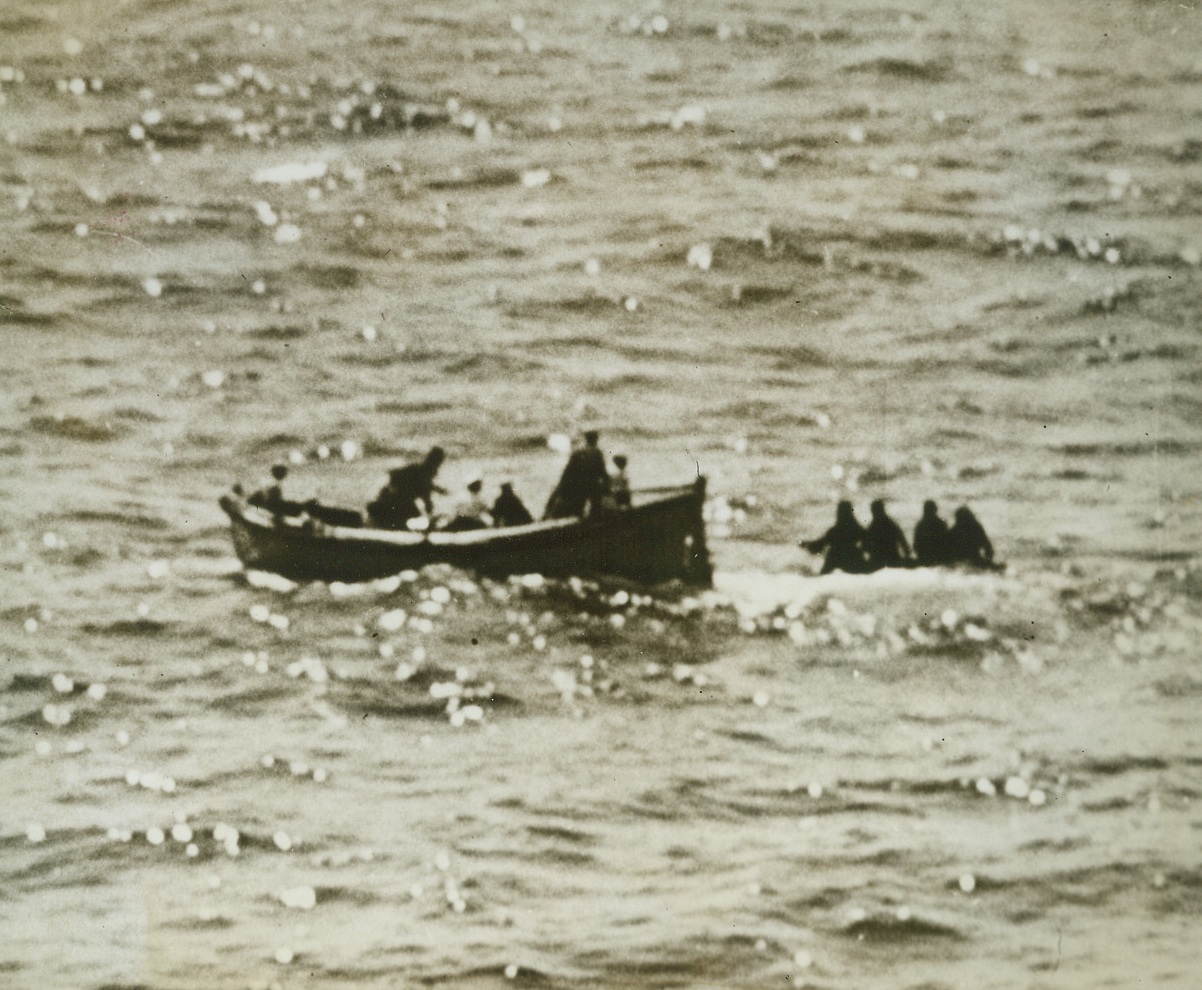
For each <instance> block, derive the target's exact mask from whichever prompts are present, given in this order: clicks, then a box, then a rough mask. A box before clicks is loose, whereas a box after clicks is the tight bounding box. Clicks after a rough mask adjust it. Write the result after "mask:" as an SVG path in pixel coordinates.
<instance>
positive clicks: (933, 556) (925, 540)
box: [914, 512, 949, 567]
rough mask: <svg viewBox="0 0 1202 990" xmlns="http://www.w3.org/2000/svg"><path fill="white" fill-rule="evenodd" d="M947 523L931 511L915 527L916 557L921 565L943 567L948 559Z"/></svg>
mask: <svg viewBox="0 0 1202 990" xmlns="http://www.w3.org/2000/svg"><path fill="white" fill-rule="evenodd" d="M947 533H948V530H947V523H945V522H944V521H943V520H942V519H941V518H939V516H938V514H937V513H934V512H929V513H927V514H926V515H924V516H923V517H922V518H921V519H919V520H918V525H917V526H915V527H914V557H915V559H916V560H917V561H918V566H919V567H942V566H943V565H944V564H947V563H948V562H949V561H948V545H947Z"/></svg>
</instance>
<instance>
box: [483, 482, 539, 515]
mask: <svg viewBox="0 0 1202 990" xmlns="http://www.w3.org/2000/svg"><path fill="white" fill-rule="evenodd" d="M492 518H493V522H494V523H496V525H498V526H525V525H526V524H527V523H532V522H534V517H533V516H532V515H530V510H529V509H527V508H526V506H524V505H523V504H522V500H521V499H520V498H518V497H517V495H515V494H514V491H513V485H512V484H510V483H509V482H508V481H506V482H503V483H502V484H501V494H500V495H498V496H497V500H496V501H495V502H493V504H492Z"/></svg>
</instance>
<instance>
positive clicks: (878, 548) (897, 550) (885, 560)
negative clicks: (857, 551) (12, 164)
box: [864, 510, 910, 571]
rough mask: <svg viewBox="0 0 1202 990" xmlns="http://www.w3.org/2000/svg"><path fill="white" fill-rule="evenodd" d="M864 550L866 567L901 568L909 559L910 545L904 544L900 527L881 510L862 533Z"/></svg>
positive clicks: (876, 568)
mask: <svg viewBox="0 0 1202 990" xmlns="http://www.w3.org/2000/svg"><path fill="white" fill-rule="evenodd" d="M864 549H865V551H866V552H867V554H868V567H869V569H870V570H874V571H875V570H878V569H880V568H882V567H902V566H904V565H905V563H906V561H907V560H908V559H909V557H910V544H909V543H907V542H906V537H905V534H904V533H902V530H901V527H900V526H899V525H898V524H897V523H895V522H894V521H893V520H892V519H890V518H889V516H887V515H886V514H885V512H884V511H883V510H882V511H880V512H879V513H878V514H876V515H874V516H873V518H872V522H870V523H869V524H868V529H867V530H865V532H864Z"/></svg>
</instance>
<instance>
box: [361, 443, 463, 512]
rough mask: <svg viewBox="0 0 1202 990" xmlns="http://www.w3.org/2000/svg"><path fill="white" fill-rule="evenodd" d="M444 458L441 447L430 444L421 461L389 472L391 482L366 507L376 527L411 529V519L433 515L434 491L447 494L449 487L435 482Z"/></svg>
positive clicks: (444, 454)
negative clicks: (446, 487)
mask: <svg viewBox="0 0 1202 990" xmlns="http://www.w3.org/2000/svg"><path fill="white" fill-rule="evenodd" d="M445 459H446V453H445V452H444V451H443V449H442V448H441V447H431V448H430V452H429V453H428V454H426V456H425V459H424V460H422V461H421V462H420V463H418V464H406V465H405V466H404V467H399V468H393V469H392V470H391V471H389V472H388V484H387V485H385V486H384V487H383V488H382V489H380V494H379V495H377V496H376V497H375V500H374V501H372V502H371V503H370V504H369V505H368V506H367V513H368V518H369V520H370V522H371V525H372V526H374V527H375V528H376V529H409V528H411V527H410V526H409V523H410V520H413V519H420V518H423V517H425V518H429V517H430V516H431V515H433V513H434V493H435V492H438V493H439V494H440V495H445V494H446V489H444V488H440V487H439V486H438V485H436V484H435V483H434V479H435V477H436V476H437V475H438V469H439V468H440V467H442V462H443V461H444V460H445Z"/></svg>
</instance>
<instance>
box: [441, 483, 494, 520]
mask: <svg viewBox="0 0 1202 990" xmlns="http://www.w3.org/2000/svg"><path fill="white" fill-rule="evenodd" d="M483 488H484V481H483V480H482V479H480V478H473V479H472V480H471V481H469V482H468V483H467V494H466V495H464V497H463V498H462V499H460V501H459V504H458V505H456V506H455V512H454V513H453V514H452V516H451V521H450V522H449V523H447V524H446V526H445V527H443V528H444V529H445V530H446V531H447V532H449V533H458V532H462V531H463V530H465V529H487V528H488V527H489V526H491V525H492V514H491V513H490V512H489V511H488V503H487V502H485V501H484V499H483V497H482V496H481V495H480V492H481V490H482V489H483Z"/></svg>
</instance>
